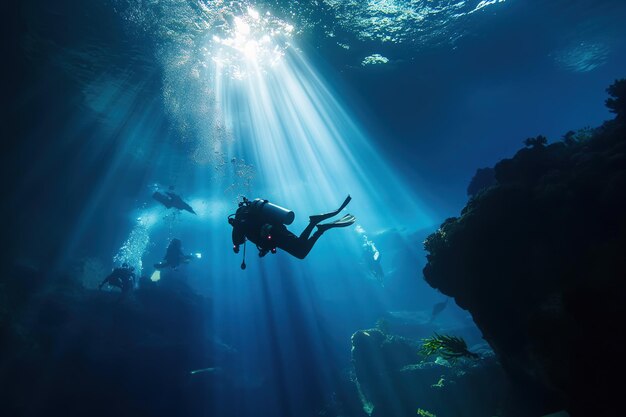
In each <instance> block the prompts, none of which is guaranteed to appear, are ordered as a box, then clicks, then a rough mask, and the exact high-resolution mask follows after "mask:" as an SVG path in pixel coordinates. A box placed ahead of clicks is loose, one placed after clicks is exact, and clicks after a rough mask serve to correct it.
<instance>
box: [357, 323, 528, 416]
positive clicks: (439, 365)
mask: <svg viewBox="0 0 626 417" xmlns="http://www.w3.org/2000/svg"><path fill="white" fill-rule="evenodd" d="M352 363H353V366H354V376H355V382H356V384H357V386H358V389H359V391H360V395H361V400H362V402H363V407H364V409H365V410H366V411H367V412H368V414H370V415H371V416H372V417H377V416H384V417H400V416H403V417H404V416H415V415H416V413H418V410H422V413H432V414H434V415H437V416H438V417H453V416H454V417H463V416H467V417H470V416H478V415H496V414H499V410H501V409H503V408H511V407H512V408H518V406H517V404H516V405H514V406H512V405H510V404H507V392H508V391H507V390H508V384H507V381H506V379H505V377H504V374H503V372H502V370H501V368H500V365H499V364H498V363H497V362H496V361H495V357H494V355H493V352H490V351H484V352H483V355H481V358H480V359H479V360H465V359H459V360H458V361H457V362H456V363H455V364H453V363H451V362H448V361H446V360H444V359H442V358H441V357H440V356H439V357H437V359H435V360H433V361H426V358H422V357H421V356H420V354H419V343H417V342H413V341H411V340H410V339H406V338H403V337H399V336H396V335H389V334H385V333H383V332H382V331H380V330H379V329H368V330H361V331H358V332H356V333H354V334H353V335H352ZM422 415H427V414H422ZM520 415H523V414H520Z"/></svg>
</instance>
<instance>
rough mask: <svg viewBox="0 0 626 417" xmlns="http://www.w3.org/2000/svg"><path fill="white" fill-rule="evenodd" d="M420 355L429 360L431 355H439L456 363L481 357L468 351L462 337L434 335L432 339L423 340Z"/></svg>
mask: <svg viewBox="0 0 626 417" xmlns="http://www.w3.org/2000/svg"><path fill="white" fill-rule="evenodd" d="M422 341H423V343H422V347H421V348H420V354H421V355H422V356H424V357H425V358H427V357H428V356H430V355H433V354H438V355H441V356H442V357H443V358H444V359H447V360H449V361H451V362H456V361H457V360H458V359H459V358H471V359H478V358H479V357H480V356H479V355H478V354H476V353H474V352H470V351H469V350H468V349H467V344H466V343H465V340H463V338H462V337H456V336H450V335H445V334H444V335H440V334H437V333H434V335H433V336H432V337H429V338H427V339H422Z"/></svg>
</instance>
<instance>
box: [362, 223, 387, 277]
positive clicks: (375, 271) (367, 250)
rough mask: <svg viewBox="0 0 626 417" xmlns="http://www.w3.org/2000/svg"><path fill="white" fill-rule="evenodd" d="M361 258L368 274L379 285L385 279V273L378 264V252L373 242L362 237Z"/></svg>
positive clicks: (364, 236)
mask: <svg viewBox="0 0 626 417" xmlns="http://www.w3.org/2000/svg"><path fill="white" fill-rule="evenodd" d="M362 247H363V258H364V259H365V264H366V265H367V268H368V270H369V273H370V274H371V275H372V277H374V278H375V279H376V280H377V281H378V282H380V283H381V284H382V283H383V280H384V279H385V272H384V271H383V267H382V266H381V264H380V252H379V251H378V249H377V248H376V245H375V244H374V242H372V241H371V240H369V239H368V238H367V236H366V235H363V245H362Z"/></svg>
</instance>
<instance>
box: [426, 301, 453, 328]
mask: <svg viewBox="0 0 626 417" xmlns="http://www.w3.org/2000/svg"><path fill="white" fill-rule="evenodd" d="M448 301H450V299H449V298H446V301H442V302H440V303H437V304H435V305H434V306H433V311H432V313H431V314H430V319H429V320H428V322H429V323H430V322H432V321H433V320H435V318H436V317H437V316H438V315H439V314H441V312H442V311H443V310H445V308H446V306H447V305H448Z"/></svg>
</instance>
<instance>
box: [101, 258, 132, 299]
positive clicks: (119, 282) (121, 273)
mask: <svg viewBox="0 0 626 417" xmlns="http://www.w3.org/2000/svg"><path fill="white" fill-rule="evenodd" d="M134 271H135V268H134V267H132V266H128V264H126V263H125V264H122V266H121V267H119V268H115V269H114V270H113V272H111V273H110V274H109V275H107V277H106V278H104V280H103V281H102V282H101V283H100V285H99V286H98V288H99V289H102V287H103V286H104V284H109V285H110V286H112V287H117V288H119V289H120V290H122V293H124V294H125V293H127V292H129V291H130V290H131V289H132V288H133V286H134V284H135V272H134Z"/></svg>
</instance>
